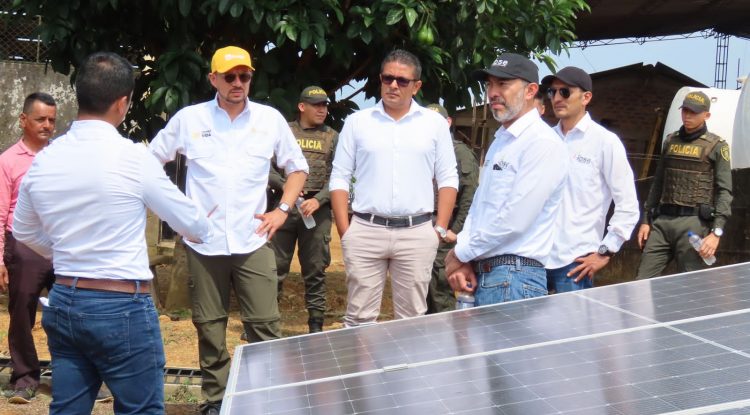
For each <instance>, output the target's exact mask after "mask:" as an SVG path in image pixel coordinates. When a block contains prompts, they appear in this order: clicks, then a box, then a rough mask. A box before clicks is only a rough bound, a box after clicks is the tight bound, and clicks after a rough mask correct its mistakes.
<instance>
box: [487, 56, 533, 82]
mask: <svg viewBox="0 0 750 415" xmlns="http://www.w3.org/2000/svg"><path fill="white" fill-rule="evenodd" d="M472 76H473V77H474V79H476V80H477V81H480V82H484V81H486V80H487V77H488V76H494V77H496V78H500V79H517V78H518V79H523V80H524V81H527V82H532V83H535V84H538V83H539V68H537V66H536V65H535V64H534V62H532V61H531V60H530V59H529V58H527V57H525V56H521V55H519V54H517V53H503V54H502V55H500V56H498V58H497V59H495V62H493V63H492V66H490V67H489V68H487V69H480V70H477V71H474V72H473V73H472Z"/></svg>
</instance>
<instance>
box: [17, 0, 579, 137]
mask: <svg viewBox="0 0 750 415" xmlns="http://www.w3.org/2000/svg"><path fill="white" fill-rule="evenodd" d="M14 7H15V8H16V9H18V10H20V11H23V12H26V13H29V14H33V15H40V16H41V17H42V22H43V23H42V25H41V26H40V28H39V34H40V36H41V38H42V41H43V42H44V43H45V44H46V45H47V46H48V48H49V57H50V60H51V65H52V68H53V69H54V70H55V71H57V72H61V73H64V74H68V73H70V72H71V69H73V70H74V69H75V67H76V65H77V64H78V62H80V61H81V60H82V59H83V58H84V57H85V56H86V55H88V54H89V53H91V52H95V51H99V50H110V51H115V52H117V53H120V54H121V55H123V56H125V57H127V58H128V59H129V60H130V61H131V62H132V63H133V64H134V65H135V66H137V67H138V68H139V69H140V76H139V78H138V81H137V86H136V91H135V95H134V96H135V97H136V99H135V102H134V105H133V110H132V111H131V117H132V118H133V119H134V120H137V122H138V125H139V126H140V127H141V129H140V130H139V131H137V132H135V136H136V137H138V138H145V139H150V138H151V137H152V136H153V134H154V133H155V132H156V131H158V128H161V126H162V125H163V123H164V121H163V120H162V119H161V118H160V117H159V116H160V115H162V114H167V115H169V114H172V113H174V112H175V111H177V110H178V109H180V108H182V107H184V106H186V105H189V104H191V103H195V102H199V101H203V100H206V99H208V98H209V97H211V96H212V91H211V88H210V85H209V84H208V81H207V80H206V74H207V73H208V70H209V61H210V58H211V55H212V54H213V52H214V50H216V49H217V48H219V47H222V46H226V45H237V46H241V47H244V48H245V49H248V50H249V51H250V54H251V56H252V57H253V62H254V66H255V68H256V74H255V77H254V78H253V84H252V86H251V99H253V100H257V101H265V102H269V103H270V104H271V105H273V106H275V107H276V108H278V109H279V110H281V111H282V112H283V113H284V114H285V115H287V116H288V117H293V114H294V110H295V108H296V102H297V98H298V96H299V91H300V90H301V89H302V88H303V87H304V86H306V85H308V84H318V85H321V86H322V87H323V88H325V89H326V90H328V91H335V90H338V89H339V88H341V87H342V86H344V85H347V84H350V85H361V84H362V82H359V81H365V83H364V86H363V87H362V90H363V92H364V93H365V96H366V97H368V98H369V97H373V96H374V97H379V88H380V86H379V83H378V74H379V71H380V61H381V59H382V58H383V56H384V55H385V54H386V53H387V52H388V51H390V50H392V49H393V48H396V47H398V48H403V49H406V50H409V51H411V52H413V53H415V54H416V55H418V56H419V58H420V60H421V61H422V64H423V74H422V80H423V82H424V85H423V88H422V92H421V96H420V97H418V99H420V100H421V101H422V102H435V101H437V99H438V98H439V97H442V98H444V99H445V106H446V107H447V108H448V109H454V108H456V107H459V106H467V105H469V104H470V93H469V88H471V89H473V91H474V92H479V85H478V84H477V83H475V82H471V79H470V74H471V71H472V70H474V69H476V68H479V67H483V66H485V65H488V64H490V63H491V62H492V61H493V60H494V59H495V57H496V56H497V55H498V54H499V53H500V52H502V51H516V52H520V53H531V54H534V55H536V56H537V57H538V58H541V59H543V60H545V62H547V64H548V65H550V64H552V61H551V59H550V58H549V57H546V56H542V55H541V53H542V52H543V51H544V50H546V49H549V50H551V51H552V52H554V53H557V52H561V51H562V50H564V48H565V42H567V41H570V40H573V39H574V34H573V32H572V28H573V20H574V19H575V15H576V13H579V12H581V11H584V10H587V9H588V6H587V5H586V3H585V1H584V0H471V1H469V0H369V1H351V0H344V1H336V0H304V1H301V0H67V1H45V0H15V1H14ZM73 75H74V74H73ZM354 109H356V105H355V104H354V103H353V102H352V101H351V100H349V99H348V97H344V99H341V100H340V101H338V102H334V103H332V105H331V114H332V116H333V118H334V123H335V125H340V123H341V122H342V120H343V118H344V117H345V116H346V115H348V114H349V113H351V112H352V111H353V110H354Z"/></svg>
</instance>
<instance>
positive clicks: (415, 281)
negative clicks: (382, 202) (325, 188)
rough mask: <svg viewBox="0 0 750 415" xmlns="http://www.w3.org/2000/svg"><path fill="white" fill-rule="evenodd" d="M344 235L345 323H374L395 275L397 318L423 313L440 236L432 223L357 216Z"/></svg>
mask: <svg viewBox="0 0 750 415" xmlns="http://www.w3.org/2000/svg"><path fill="white" fill-rule="evenodd" d="M352 219H353V221H352V223H351V226H349V229H348V230H347V231H346V233H345V234H344V237H343V238H341V248H342V251H343V254H344V265H345V268H346V285H347V289H348V295H347V307H346V316H345V317H344V324H346V326H348V327H352V326H358V325H360V324H366V323H373V322H375V321H376V320H377V318H378V315H379V314H380V303H381V300H382V298H383V289H384V287H385V280H386V275H387V274H390V275H391V288H392V291H393V312H394V315H395V318H397V319H400V318H406V317H414V316H419V315H423V314H424V313H425V311H427V302H426V298H427V289H428V286H429V284H430V276H431V272H432V263H433V261H434V260H435V253H436V252H437V246H438V237H437V234H436V233H435V231H434V230H433V228H432V222H425V223H423V224H420V225H417V226H412V227H406V228H393V227H386V226H381V225H375V224H372V223H369V222H367V221H365V220H363V219H361V218H358V217H356V216H355V217H353V218H352Z"/></svg>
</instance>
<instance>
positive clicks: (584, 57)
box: [337, 37, 750, 108]
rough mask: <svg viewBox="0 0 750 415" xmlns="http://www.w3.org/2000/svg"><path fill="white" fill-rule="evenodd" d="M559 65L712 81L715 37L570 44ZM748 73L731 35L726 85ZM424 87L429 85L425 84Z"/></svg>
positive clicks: (743, 42) (743, 47) (742, 49)
mask: <svg viewBox="0 0 750 415" xmlns="http://www.w3.org/2000/svg"><path fill="white" fill-rule="evenodd" d="M555 61H556V62H557V67H558V69H560V68H563V67H565V66H570V65H572V66H577V67H579V68H582V69H584V70H585V71H587V72H589V73H594V72H600V71H605V70H608V69H613V68H618V67H620V66H626V65H632V64H635V63H644V64H652V65H653V64H656V63H657V62H661V63H663V64H665V65H667V66H669V67H671V68H672V69H675V70H677V71H679V72H682V73H683V74H685V75H687V76H689V77H691V78H693V79H695V80H697V81H699V82H702V83H703V84H705V85H708V86H713V85H714V70H715V66H716V38H713V37H710V38H706V39H704V38H691V39H675V40H664V41H655V42H646V43H643V44H637V43H631V44H623V45H606V46H590V47H587V48H585V49H581V48H572V49H570V56H567V55H565V54H563V55H562V56H557V57H555ZM538 66H539V79H541V78H543V77H544V76H545V75H549V74H550V71H549V70H548V69H547V67H546V66H545V65H544V64H540V63H538ZM738 66H739V76H747V75H748V74H749V73H750V40H748V39H743V38H736V37H731V38H730V39H729V59H728V64H727V67H728V69H727V84H726V86H727V89H735V88H736V87H737V83H736V78H737V76H738ZM423 88H429V85H425V86H424V87H423ZM354 90H355V88H353V87H344V88H343V89H342V90H341V91H339V92H338V93H337V96H338V97H339V98H340V97H345V96H348V95H349V94H351V93H352V92H353V91H354ZM354 101H355V102H357V104H359V106H360V108H366V107H368V106H371V105H373V104H374V100H370V101H369V102H365V101H364V94H360V95H358V96H356V97H354Z"/></svg>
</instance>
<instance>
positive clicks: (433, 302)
mask: <svg viewBox="0 0 750 415" xmlns="http://www.w3.org/2000/svg"><path fill="white" fill-rule="evenodd" d="M427 108H429V109H431V110H433V111H435V112H438V113H440V115H442V116H443V117H445V119H446V120H448V126H449V127H450V126H451V125H452V124H453V119H452V118H451V117H449V116H448V111H446V109H445V108H443V107H442V106H441V105H438V104H430V105H428V106H427ZM452 138H453V150H454V151H455V152H456V168H457V169H458V195H457V196H456V205H455V207H454V208H453V213H452V215H451V219H450V222H448V229H446V230H444V231H445V235H440V236H441V238H442V241H441V242H440V245H438V250H437V255H436V256H435V262H434V263H433V264H432V278H431V279H430V286H429V287H428V290H427V314H433V313H439V312H442V311H450V310H453V309H454V308H455V307H456V298H455V297H454V296H453V290H452V289H451V286H450V285H448V281H447V280H446V279H445V255H446V254H448V251H450V250H451V248H453V247H454V246H455V245H456V234H458V233H459V232H461V229H463V227H464V221H465V220H466V215H468V214H469V207H470V206H471V200H472V199H473V198H474V192H475V191H476V190H477V181H478V179H479V163H478V162H477V157H476V155H475V154H474V152H473V151H471V148H469V146H468V145H466V143H464V142H463V141H461V140H459V139H456V136H455V135H452ZM435 194H437V192H435ZM436 206H437V204H436Z"/></svg>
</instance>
